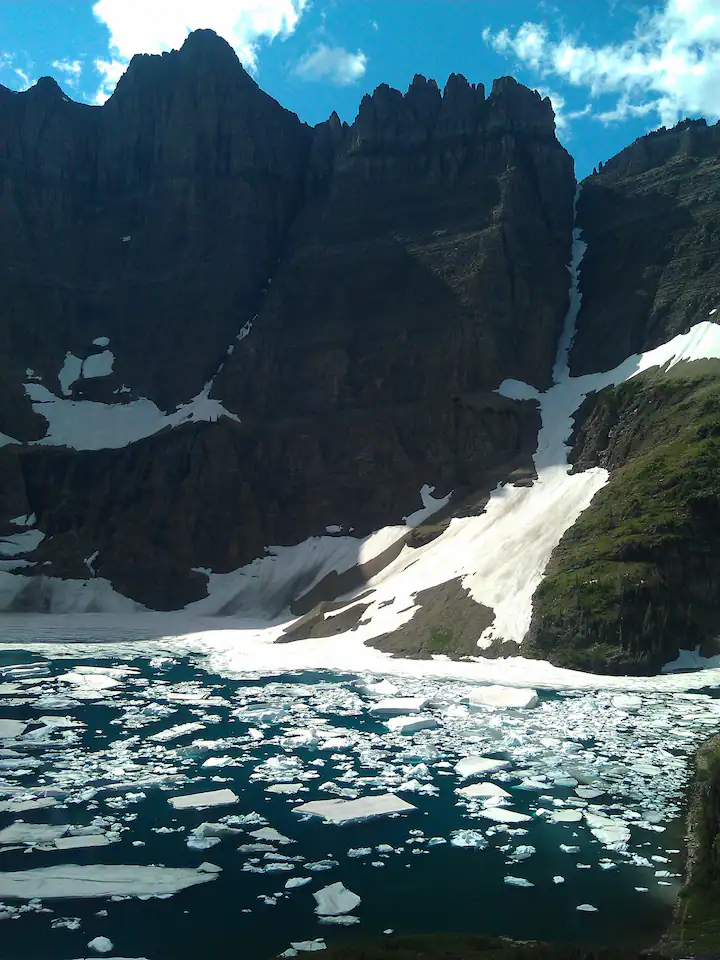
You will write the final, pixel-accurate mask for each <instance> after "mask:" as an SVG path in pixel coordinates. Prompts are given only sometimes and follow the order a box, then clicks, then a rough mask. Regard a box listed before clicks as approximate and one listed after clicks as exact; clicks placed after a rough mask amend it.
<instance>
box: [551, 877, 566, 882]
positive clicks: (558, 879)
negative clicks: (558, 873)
mask: <svg viewBox="0 0 720 960" xmlns="http://www.w3.org/2000/svg"><path fill="white" fill-rule="evenodd" d="M553 883H565V877H553Z"/></svg>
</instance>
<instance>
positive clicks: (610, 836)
mask: <svg viewBox="0 0 720 960" xmlns="http://www.w3.org/2000/svg"><path fill="white" fill-rule="evenodd" d="M585 820H586V821H587V825H588V826H589V827H590V832H591V833H592V835H593V836H594V837H595V838H596V839H597V840H599V841H600V843H602V844H603V845H604V846H606V847H607V848H608V849H609V850H617V851H618V852H619V853H622V852H623V851H625V850H627V846H628V843H629V842H630V830H629V828H628V826H627V824H626V823H625V822H624V821H622V820H613V819H612V817H603V816H601V815H600V814H597V813H588V812H587V811H586V812H585Z"/></svg>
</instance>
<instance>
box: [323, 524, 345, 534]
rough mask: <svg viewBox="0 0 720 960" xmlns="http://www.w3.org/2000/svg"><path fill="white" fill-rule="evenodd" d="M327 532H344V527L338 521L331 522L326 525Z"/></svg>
mask: <svg viewBox="0 0 720 960" xmlns="http://www.w3.org/2000/svg"><path fill="white" fill-rule="evenodd" d="M325 533H342V527H341V526H340V525H339V524H337V523H329V524H328V525H327V526H326V527H325Z"/></svg>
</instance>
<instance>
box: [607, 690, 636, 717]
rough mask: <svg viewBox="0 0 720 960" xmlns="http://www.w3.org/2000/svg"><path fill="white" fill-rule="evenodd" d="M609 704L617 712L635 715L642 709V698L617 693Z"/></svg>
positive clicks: (630, 694)
mask: <svg viewBox="0 0 720 960" xmlns="http://www.w3.org/2000/svg"><path fill="white" fill-rule="evenodd" d="M611 703H612V705H613V706H614V707H615V708H616V709H617V710H627V712H628V713H636V712H637V711H638V710H640V708H641V707H642V698H641V697H638V696H637V694H634V693H617V694H615V696H614V697H613V698H612V700H611Z"/></svg>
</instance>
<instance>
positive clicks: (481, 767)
mask: <svg viewBox="0 0 720 960" xmlns="http://www.w3.org/2000/svg"><path fill="white" fill-rule="evenodd" d="M509 766H510V761H509V760H493V759H491V758H490V757H463V758H462V760H458V762H457V763H456V764H455V773H457V774H458V776H461V777H465V778H466V779H467V778H469V777H477V776H479V775H480V774H489V773H497V772H498V771H499V770H507V768H508V767H509Z"/></svg>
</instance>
